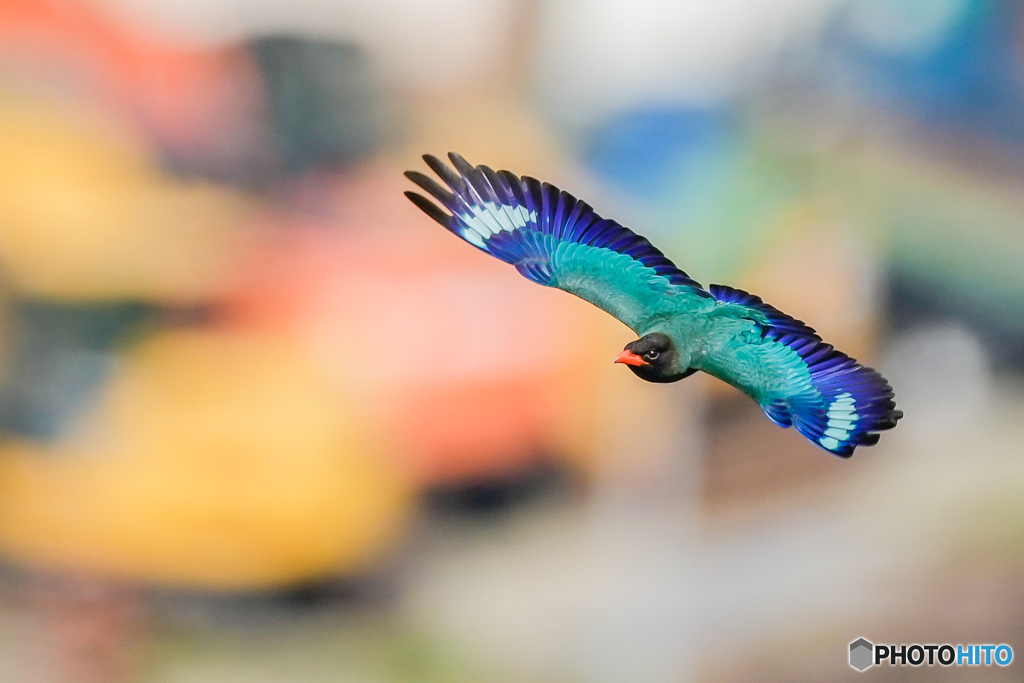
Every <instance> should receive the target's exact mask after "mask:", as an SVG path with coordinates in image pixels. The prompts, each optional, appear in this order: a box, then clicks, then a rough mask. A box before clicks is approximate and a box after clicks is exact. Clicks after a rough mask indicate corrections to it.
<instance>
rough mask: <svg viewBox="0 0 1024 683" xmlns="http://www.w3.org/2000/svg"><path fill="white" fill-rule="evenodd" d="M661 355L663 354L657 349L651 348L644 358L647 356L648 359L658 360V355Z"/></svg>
mask: <svg viewBox="0 0 1024 683" xmlns="http://www.w3.org/2000/svg"><path fill="white" fill-rule="evenodd" d="M660 355H661V354H660V353H658V352H657V351H654V350H651V351H648V352H647V353H645V354H644V358H646V359H647V360H658V356H660Z"/></svg>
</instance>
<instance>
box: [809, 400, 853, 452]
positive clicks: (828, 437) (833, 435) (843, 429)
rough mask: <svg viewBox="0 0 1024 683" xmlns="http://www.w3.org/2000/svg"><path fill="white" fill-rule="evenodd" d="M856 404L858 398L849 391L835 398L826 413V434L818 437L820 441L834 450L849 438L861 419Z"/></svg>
mask: <svg viewBox="0 0 1024 683" xmlns="http://www.w3.org/2000/svg"><path fill="white" fill-rule="evenodd" d="M855 404H856V400H855V399H854V398H853V395H852V394H851V393H850V392H848V391H844V392H843V393H841V394H839V395H838V396H836V397H835V399H833V401H832V403H830V404H829V406H828V412H827V413H826V415H827V416H828V423H827V424H826V425H825V426H826V427H827V429H826V430H825V432H824V436H822V437H821V438H820V439H818V443H820V444H821V445H822V446H824V447H825V448H827V449H829V450H832V449H833V448H837V447H838V446H839V444H840V443H842V442H844V441H846V439H848V438H849V436H850V430H852V429H853V425H854V424H855V423H856V422H857V420H858V419H859V416H858V415H857V410H856V408H855V407H854V406H855Z"/></svg>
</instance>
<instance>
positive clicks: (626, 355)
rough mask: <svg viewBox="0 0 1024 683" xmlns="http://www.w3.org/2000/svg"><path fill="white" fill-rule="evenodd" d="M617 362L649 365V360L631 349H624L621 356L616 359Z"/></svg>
mask: <svg viewBox="0 0 1024 683" xmlns="http://www.w3.org/2000/svg"><path fill="white" fill-rule="evenodd" d="M615 362H616V363H625V364H626V365H647V362H646V361H644V359H643V358H641V357H640V356H638V355H636V354H635V353H633V352H632V351H630V350H629V349H624V350H623V351H622V353H620V354H619V357H618V358H616V359H615Z"/></svg>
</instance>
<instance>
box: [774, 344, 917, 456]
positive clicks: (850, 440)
mask: <svg viewBox="0 0 1024 683" xmlns="http://www.w3.org/2000/svg"><path fill="white" fill-rule="evenodd" d="M778 341H780V342H782V343H784V344H786V345H787V346H789V347H790V348H791V349H793V350H794V351H796V352H797V353H798V354H800V357H801V359H802V360H803V361H804V363H806V364H807V369H808V371H809V372H810V383H811V386H812V387H813V388H814V389H815V390H816V391H809V392H805V393H804V394H802V395H801V396H799V397H795V398H790V399H789V400H787V401H785V403H772V404H768V405H766V406H764V411H765V412H766V413H767V414H768V417H770V418H771V419H772V420H773V421H774V422H775V423H776V424H779V425H781V426H783V427H788V426H789V425H790V424H792V425H793V426H794V427H795V428H796V430H797V431H798V432H800V433H801V434H803V435H804V436H805V437H807V438H808V439H810V440H811V441H812V442H814V443H815V444H816V445H818V446H820V447H822V448H824V449H825V450H827V451H830V452H832V453H835V454H836V455H839V456H842V457H849V456H850V455H852V454H853V451H854V449H855V448H856V447H857V446H872V445H874V444H875V443H877V442H878V437H879V435H878V432H879V431H882V430H885V429H891V428H893V427H895V426H896V422H897V421H898V420H899V419H900V418H901V417H903V411H901V410H897V409H896V403H895V401H893V397H894V394H893V390H892V387H891V386H890V385H889V382H888V381H886V379H885V378H884V377H882V375H881V374H879V373H878V372H877V371H876V370H874V369H872V368H869V367H865V366H863V365H861V364H860V363H858V362H857V361H855V360H854V359H852V358H850V357H849V356H847V355H846V354H844V353H842V352H840V351H837V350H836V349H834V348H833V347H832V345H831V344H826V343H824V342H822V341H819V340H817V339H813V338H809V337H802V338H801V337H797V336H795V335H780V336H779V339H778Z"/></svg>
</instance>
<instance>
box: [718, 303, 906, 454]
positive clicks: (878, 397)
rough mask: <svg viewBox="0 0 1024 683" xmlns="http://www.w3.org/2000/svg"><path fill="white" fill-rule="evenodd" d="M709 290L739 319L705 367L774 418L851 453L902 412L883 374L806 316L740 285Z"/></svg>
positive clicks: (818, 441) (836, 449) (875, 438)
mask: <svg viewBox="0 0 1024 683" xmlns="http://www.w3.org/2000/svg"><path fill="white" fill-rule="evenodd" d="M709 289H710V291H711V294H712V296H714V297H715V299H716V300H717V301H719V302H721V303H720V305H721V306H722V309H723V310H724V311H727V312H728V315H729V316H735V317H736V323H737V324H734V325H731V328H732V331H731V333H730V336H729V339H730V341H729V342H727V343H723V344H720V345H718V346H717V347H716V349H715V351H714V352H713V353H712V354H711V355H710V356H709V357H708V358H707V360H706V361H705V367H703V368H702V369H704V370H706V371H707V372H709V373H710V374H712V375H715V376H716V377H718V378H720V379H723V380H725V381H726V382H729V383H730V384H732V385H733V386H736V387H738V388H740V389H742V390H743V391H745V392H746V393H748V394H750V395H751V396H752V397H753V398H754V399H755V400H756V401H757V402H758V403H760V404H761V407H762V408H763V409H764V411H765V413H767V415H768V417H769V418H770V419H771V420H772V421H773V422H775V424H777V425H779V426H782V427H789V426H790V425H792V426H793V427H795V428H796V430H797V431H798V432H800V433H801V434H802V435H804V436H805V437H807V438H808V439H809V440H810V441H812V442H813V443H814V444H816V445H818V446H820V447H821V448H824V449H825V450H827V451H829V452H831V453H835V454H836V455H840V456H843V457H849V456H850V455H852V454H853V451H854V449H855V448H856V447H857V446H871V445H874V444H875V443H877V442H878V438H879V434H878V432H880V431H882V430H886V429H891V428H892V427H895V426H896V422H897V421H898V420H899V419H900V418H901V417H903V412H902V411H900V410H897V409H896V403H895V402H894V401H893V397H894V394H893V390H892V387H891V386H890V385H889V382H887V381H886V379H885V378H884V377H882V375H880V374H879V373H878V372H877V371H875V370H873V369H872V368H869V367H865V366H863V365H861V364H860V363H858V362H857V361H856V360H854V359H853V358H850V357H849V356H847V355H846V354H845V353H842V352H841V351H838V350H836V349H835V348H834V347H833V346H832V345H831V344H826V343H825V342H824V341H822V339H821V337H819V336H818V334H817V333H816V332H815V331H814V330H813V329H812V328H810V327H808V326H807V325H806V324H804V323H803V322H801V321H799V320H796V319H794V318H791V317H790V316H788V315H786V314H785V313H783V312H781V311H779V310H778V309H776V308H774V307H772V306H769V305H768V304H766V303H764V302H763V301H761V299H760V298H759V297H756V296H754V295H752V294H748V293H747V292H744V291H742V290H738V289H732V288H731V287H724V286H721V285H711V287H710V288H709Z"/></svg>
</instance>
